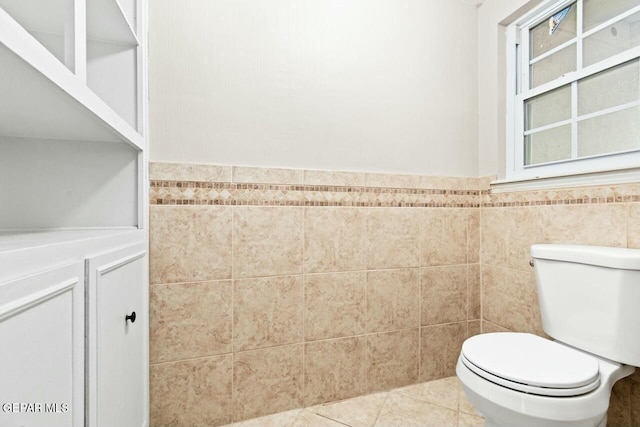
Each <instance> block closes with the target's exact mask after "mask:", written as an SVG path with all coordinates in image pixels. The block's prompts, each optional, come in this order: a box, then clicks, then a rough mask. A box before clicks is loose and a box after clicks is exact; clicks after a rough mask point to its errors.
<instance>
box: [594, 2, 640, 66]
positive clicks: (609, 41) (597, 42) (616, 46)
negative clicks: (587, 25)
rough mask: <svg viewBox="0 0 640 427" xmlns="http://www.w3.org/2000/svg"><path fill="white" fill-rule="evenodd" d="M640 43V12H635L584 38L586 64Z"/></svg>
mask: <svg viewBox="0 0 640 427" xmlns="http://www.w3.org/2000/svg"><path fill="white" fill-rule="evenodd" d="M638 45H640V13H635V14H633V15H631V16H628V17H626V18H625V19H623V20H621V21H618V22H616V23H615V24H613V25H610V26H608V27H606V28H604V29H602V30H600V31H598V32H596V33H594V34H592V35H590V36H589V37H587V38H585V39H584V45H583V46H584V49H583V50H584V52H583V61H584V66H585V67H586V66H589V65H592V64H595V63H596V62H600V61H602V60H603V59H607V58H609V57H611V56H613V55H616V54H618V53H621V52H624V51H625V50H628V49H631V48H632V47H636V46H638Z"/></svg>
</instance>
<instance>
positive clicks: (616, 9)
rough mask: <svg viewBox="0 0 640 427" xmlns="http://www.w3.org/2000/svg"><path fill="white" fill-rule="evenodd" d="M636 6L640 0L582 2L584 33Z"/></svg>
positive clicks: (591, 0) (589, 0)
mask: <svg viewBox="0 0 640 427" xmlns="http://www.w3.org/2000/svg"><path fill="white" fill-rule="evenodd" d="M638 5H640V0H584V1H583V3H582V7H583V10H584V12H583V14H584V17H583V18H582V19H583V26H584V31H588V30H590V29H592V28H594V27H596V26H597V25H600V24H602V23H603V22H606V21H608V20H609V19H611V18H614V17H616V16H617V15H620V14H621V13H624V12H626V11H627V10H629V9H631V8H633V7H636V6H638Z"/></svg>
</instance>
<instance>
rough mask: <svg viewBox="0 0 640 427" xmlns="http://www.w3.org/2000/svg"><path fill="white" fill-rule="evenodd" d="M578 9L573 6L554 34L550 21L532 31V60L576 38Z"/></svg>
mask: <svg viewBox="0 0 640 427" xmlns="http://www.w3.org/2000/svg"><path fill="white" fill-rule="evenodd" d="M576 9H577V7H576V5H575V4H573V5H572V6H571V9H569V13H567V14H566V16H565V17H564V18H563V19H562V22H560V24H559V25H558V27H557V28H556V30H555V31H554V32H553V34H549V19H546V20H544V21H543V22H541V23H540V24H538V25H536V26H535V27H533V28H532V29H531V30H530V33H529V39H530V43H531V49H530V52H531V54H530V55H531V58H530V59H533V58H536V57H538V56H540V55H542V54H543V53H545V52H547V51H549V50H551V49H553V48H554V47H558V46H560V45H561V44H562V43H565V42H567V41H569V40H571V39H572V38H574V37H575V36H576Z"/></svg>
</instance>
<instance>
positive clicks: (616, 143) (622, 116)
mask: <svg viewBox="0 0 640 427" xmlns="http://www.w3.org/2000/svg"><path fill="white" fill-rule="evenodd" d="M638 148H640V108H638V107H634V108H629V109H627V110H623V111H618V112H616V113H611V114H606V115H603V116H598V117H594V118H593V119H589V120H583V121H581V122H578V157H585V156H594V155H597V154H607V153H615V152H618V151H625V150H632V149H638Z"/></svg>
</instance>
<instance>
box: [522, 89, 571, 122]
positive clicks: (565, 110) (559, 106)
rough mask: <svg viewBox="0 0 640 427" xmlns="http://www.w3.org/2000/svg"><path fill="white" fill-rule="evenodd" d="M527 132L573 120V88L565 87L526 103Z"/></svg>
mask: <svg viewBox="0 0 640 427" xmlns="http://www.w3.org/2000/svg"><path fill="white" fill-rule="evenodd" d="M525 112H526V114H525V130H531V129H535V128H539V127H542V126H546V125H550V124H552V123H556V122H560V121H562V120H567V119H570V118H571V86H569V85H567V86H563V87H560V88H558V89H556V90H553V91H551V92H547V93H545V94H544V95H539V96H536V97H535V98H531V99H528V100H527V101H526V103H525Z"/></svg>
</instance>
